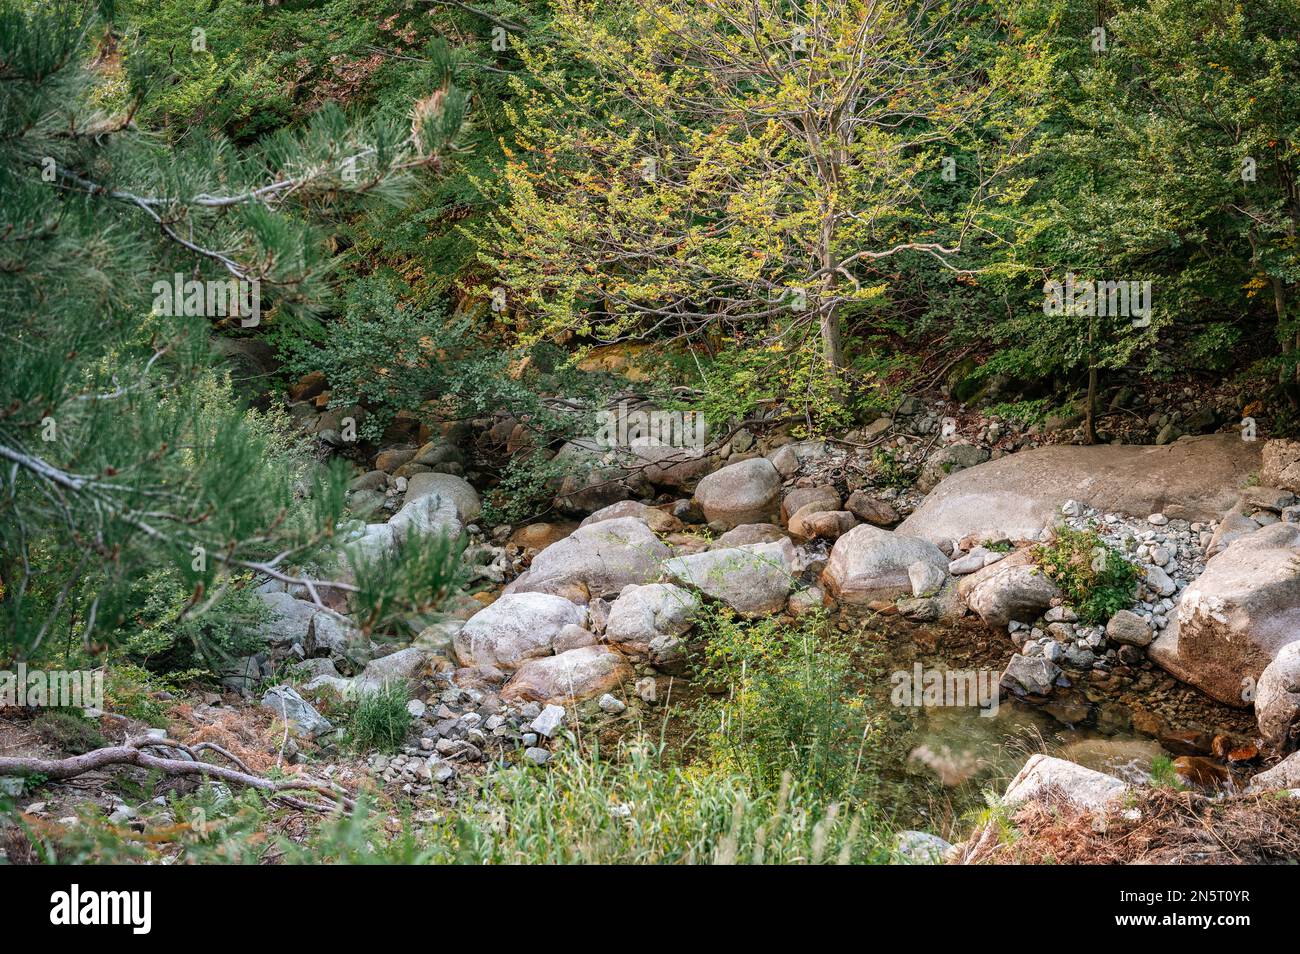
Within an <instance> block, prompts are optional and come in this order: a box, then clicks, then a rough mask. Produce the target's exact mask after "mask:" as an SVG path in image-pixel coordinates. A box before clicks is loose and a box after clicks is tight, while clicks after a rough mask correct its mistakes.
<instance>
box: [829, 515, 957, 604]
mask: <svg viewBox="0 0 1300 954" xmlns="http://www.w3.org/2000/svg"><path fill="white" fill-rule="evenodd" d="M918 561H919V562H923V563H929V564H931V565H933V566H934V567H936V568H938V569H939V570H942V571H943V572H944V573H945V574H946V573H947V571H948V558H947V557H946V556H944V553H943V551H942V550H940V549H939V548H938V547H937V546H935V545H934V544H933V543H930V542H929V541H927V540H922V539H920V538H918V537H912V536H908V535H906V534H903V533H895V532H893V531H890V530H882V529H881V528H879V527H873V526H870V525H869V524H861V525H859V526H856V527H854V528H853V529H852V530H850V531H849V532H848V533H846V534H844V535H843V536H841V537H840V538H839V539H838V540H836V541H835V546H834V547H833V548H832V549H831V555H830V559H829V560H828V561H827V563H826V569H825V570H823V571H822V583H823V585H824V586H825V587H826V589H827V591H829V592H830V594H831V595H832V596H834V597H835V598H836V599H837V600H839V601H840V603H841V604H842V605H844V606H845V607H862V606H866V605H867V604H869V603H874V602H879V601H888V600H894V599H897V598H898V597H900V596H904V595H906V596H911V595H912V579H911V575H910V574H909V571H910V570H911V568H912V565H913V564H915V563H917V562H918ZM912 572H915V571H912Z"/></svg>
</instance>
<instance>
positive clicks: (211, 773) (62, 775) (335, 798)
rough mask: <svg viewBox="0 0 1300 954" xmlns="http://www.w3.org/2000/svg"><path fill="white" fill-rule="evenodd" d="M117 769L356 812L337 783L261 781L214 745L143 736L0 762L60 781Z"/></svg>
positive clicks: (7, 771)
mask: <svg viewBox="0 0 1300 954" xmlns="http://www.w3.org/2000/svg"><path fill="white" fill-rule="evenodd" d="M149 749H174V750H177V751H180V752H184V753H185V754H186V755H188V756H190V758H191V759H193V761H186V760H183V759H172V758H165V757H162V756H159V755H154V754H152V753H151V752H149V751H148V750H149ZM204 751H208V752H214V753H216V754H217V755H219V756H221V757H222V758H225V759H227V760H228V761H230V762H232V763H234V764H235V765H236V766H237V768H228V767H226V766H224V765H213V764H212V763H210V762H201V761H199V753H200V752H204ZM116 765H134V766H136V767H137V768H143V769H152V770H154V771H157V772H161V773H163V774H164V775H168V776H173V777H174V776H188V775H202V776H204V777H205V778H208V779H220V780H221V781H223V782H229V783H231V784H233V785H242V786H244V787H246V788H255V789H258V790H259V791H263V792H270V793H271V796H272V797H273V798H275V799H276V800H278V801H281V802H283V803H284V804H286V805H289V806H290V807H293V808H299V809H303V810H308V811H316V812H332V811H338V810H339V809H346V810H348V811H352V810H353V809H355V808H356V802H355V801H354V800H353V799H352V798H351V797H349V796H348V794H347V793H346V792H345V791H344V789H343V788H342V786H340V785H337V784H335V783H333V782H321V781H317V780H316V779H310V778H284V779H271V778H263V777H262V776H260V775H255V774H254V773H253V772H252V771H251V770H249V768H248V766H247V765H245V764H244V762H243V761H242V760H240V759H239V758H238V757H237V756H235V755H234V754H233V753H231V752H229V751H227V750H226V749H224V748H222V747H221V746H219V745H217V744H216V743H214V742H200V743H198V744H197V745H194V746H189V745H186V744H185V743H183V742H177V741H176V740H175V739H167V738H163V739H157V738H151V737H148V736H142V737H139V738H134V739H127V740H126V741H125V742H123V743H122V744H121V745H115V746H109V747H107V748H102V749H95V750H93V751H91V752H86V753H85V754H84V755H72V756H69V757H68V758H65V759H39V758H27V757H10V758H0V775H44V776H45V777H46V778H48V779H51V780H53V781H59V780H62V779H69V778H75V777H76V776H78V775H84V774H85V773H86V772H93V771H95V770H96V769H102V768H111V767H113V766H116ZM290 792H299V793H301V792H310V793H312V794H314V795H317V796H320V799H304V798H300V797H298V796H296V795H291V794H288V793H290ZM322 799H323V800H322Z"/></svg>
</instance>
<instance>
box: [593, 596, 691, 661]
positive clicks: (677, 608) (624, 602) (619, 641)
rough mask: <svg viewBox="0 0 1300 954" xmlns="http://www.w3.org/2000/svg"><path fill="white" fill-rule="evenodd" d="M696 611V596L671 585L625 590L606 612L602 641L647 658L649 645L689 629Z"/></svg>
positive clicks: (676, 635)
mask: <svg viewBox="0 0 1300 954" xmlns="http://www.w3.org/2000/svg"><path fill="white" fill-rule="evenodd" d="M699 607H700V598H699V597H698V596H696V595H695V594H694V593H692V592H691V591H689V590H686V589H683V588H682V587H680V586H674V585H673V584H671V583H649V584H647V585H645V586H637V585H635V584H633V585H630V586H625V587H623V592H622V593H620V594H619V595H618V599H616V600H615V601H614V603H613V605H612V606H610V608H609V619H608V620H607V621H606V623H605V639H606V640H607V641H608V642H610V643H614V644H615V645H617V646H619V647H620V648H621V649H623V650H625V651H626V652H631V653H636V654H638V655H642V656H644V655H647V654H648V653H649V652H650V646H651V644H652V643H655V642H656V641H657V640H659V641H663V640H669V639H672V638H675V637H678V636H681V635H682V634H683V633H685V632H686V631H687V630H688V629H690V628H691V620H692V617H693V616H694V615H695V612H696V611H697V610H698V609H699Z"/></svg>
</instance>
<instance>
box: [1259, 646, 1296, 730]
mask: <svg viewBox="0 0 1300 954" xmlns="http://www.w3.org/2000/svg"><path fill="white" fill-rule="evenodd" d="M1255 719H1256V721H1258V722H1259V731H1260V734H1261V735H1263V736H1264V738H1265V739H1266V740H1267V741H1268V742H1269V744H1270V745H1273V746H1275V747H1276V748H1278V749H1280V750H1281V751H1284V752H1286V751H1290V750H1291V749H1294V748H1295V747H1296V746H1297V745H1300V640H1296V641H1295V642H1293V643H1287V644H1286V645H1285V646H1283V647H1282V649H1281V650H1280V651H1279V652H1278V654H1277V655H1276V656H1274V657H1273V661H1272V662H1271V663H1269V664H1268V665H1267V666H1265V667H1264V673H1263V675H1261V676H1260V677H1259V684H1258V685H1257V686H1256V687H1255Z"/></svg>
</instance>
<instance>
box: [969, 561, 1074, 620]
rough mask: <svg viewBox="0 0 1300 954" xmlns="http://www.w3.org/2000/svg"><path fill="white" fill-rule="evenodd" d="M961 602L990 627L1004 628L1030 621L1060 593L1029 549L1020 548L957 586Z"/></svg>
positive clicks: (971, 575)
mask: <svg viewBox="0 0 1300 954" xmlns="http://www.w3.org/2000/svg"><path fill="white" fill-rule="evenodd" d="M957 594H958V596H960V597H961V600H962V602H964V603H965V604H966V606H967V607H968V608H969V609H970V610H971V612H973V613H975V614H976V615H977V616H979V618H980V619H982V620H983V621H984V622H985V623H987V624H988V625H990V626H996V627H999V628H1005V627H1006V625H1007V624H1008V623H1010V622H1011V621H1012V620H1018V621H1020V622H1022V623H1027V622H1031V621H1032V620H1034V619H1036V618H1037V617H1038V616H1039V615H1040V614H1041V613H1042V612H1043V611H1044V610H1046V609H1047V608H1048V607H1049V606H1051V605H1052V600H1053V599H1055V598H1056V597H1058V596H1060V595H1061V591H1060V590H1059V589H1058V588H1057V586H1056V584H1055V583H1053V582H1052V581H1051V580H1050V579H1048V578H1047V576H1046V575H1045V574H1044V573H1043V571H1042V570H1041V569H1039V568H1038V566H1037V565H1036V564H1035V563H1034V554H1033V549H1032V548H1031V547H1022V548H1021V549H1019V550H1016V551H1014V552H1012V553H1009V554H1007V556H1006V557H1005V558H1004V559H1001V560H999V561H997V562H996V563H991V564H989V565H988V566H986V567H984V569H982V570H978V571H977V572H975V573H972V574H970V575H969V576H963V577H962V578H961V582H960V583H958V584H957Z"/></svg>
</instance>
